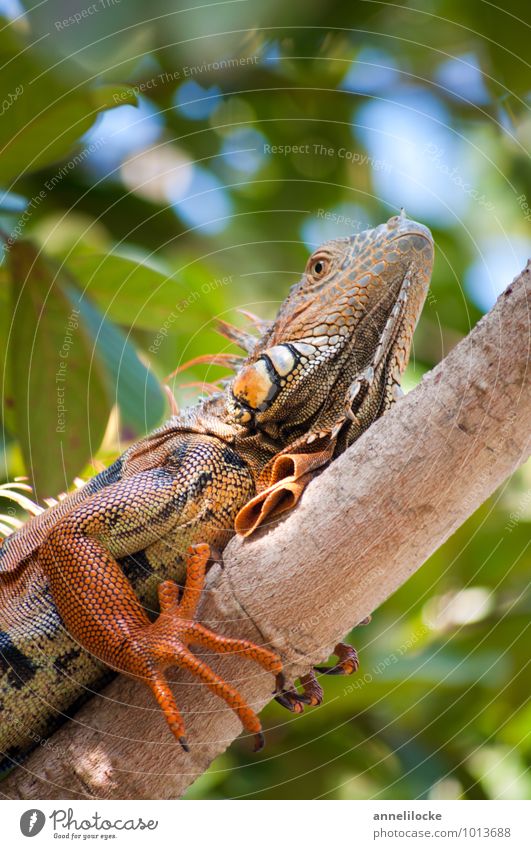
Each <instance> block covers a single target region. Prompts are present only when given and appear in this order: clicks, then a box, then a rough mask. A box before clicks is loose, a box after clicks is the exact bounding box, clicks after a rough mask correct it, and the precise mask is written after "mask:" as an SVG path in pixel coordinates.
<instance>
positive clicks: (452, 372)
mask: <svg viewBox="0 0 531 849" xmlns="http://www.w3.org/2000/svg"><path fill="white" fill-rule="evenodd" d="M530 295H531V266H529V265H528V268H527V269H526V271H524V272H523V273H522V274H521V275H520V276H519V277H518V278H517V280H516V281H515V282H514V283H513V284H512V285H511V286H510V287H509V288H508V289H507V290H506V292H505V293H504V294H503V295H502V296H501V297H500V298H499V300H498V303H497V304H496V306H495V308H494V309H493V310H492V311H491V312H490V313H489V314H488V316H486V317H485V318H483V319H482V320H481V321H480V322H479V324H478V326H477V327H476V328H475V329H474V330H473V332H472V333H471V334H470V335H469V336H468V337H467V338H466V339H465V340H463V341H462V342H461V343H460V344H459V345H458V346H457V347H456V348H455V349H454V350H453V351H452V352H451V353H450V354H449V356H448V357H446V359H445V360H444V361H443V362H442V363H440V365H439V366H437V368H435V369H434V370H433V371H432V372H431V373H430V374H429V375H428V376H427V377H426V378H425V379H424V380H423V381H422V383H421V385H420V386H419V387H417V388H416V389H415V390H414V391H413V392H411V393H410V394H409V395H408V396H407V398H405V399H404V400H403V401H402V402H401V403H400V404H398V405H397V406H396V407H395V409H394V410H393V411H391V412H390V413H389V414H388V415H386V416H384V418H383V419H380V420H379V421H378V422H376V423H375V424H374V425H373V426H372V427H371V428H370V429H369V431H367V433H366V434H364V436H363V437H362V438H361V439H360V440H358V442H357V443H356V444H355V445H354V446H353V447H352V448H351V449H349V450H348V451H347V452H345V454H343V455H342V456H341V457H340V458H339V459H338V460H336V461H335V462H334V463H333V464H332V465H331V466H330V467H329V468H328V469H326V470H325V471H324V472H323V474H322V475H320V476H319V477H318V478H317V479H316V480H314V481H312V483H311V484H310V486H309V487H308V489H307V491H306V493H305V494H304V497H303V499H302V502H301V503H300V505H299V507H298V508H297V509H296V510H295V511H293V513H292V514H290V515H288V517H287V518H286V519H284V520H283V521H281V522H279V523H278V524H277V525H276V526H275V527H274V528H271V529H267V530H265V531H263V532H262V533H260V534H258V535H256V537H254V536H253V537H252V538H251V539H250V540H248V541H245V542H243V541H242V540H240V539H235V540H233V542H231V544H230V545H229V546H228V548H227V549H226V551H225V565H224V568H223V569H221V568H218V567H216V568H215V569H214V570H213V571H212V572H211V574H210V576H209V588H210V592H209V593H208V594H207V595H206V597H205V600H204V604H203V608H202V616H203V618H204V619H205V620H207V621H208V622H209V624H211V625H212V626H213V627H216V628H217V629H218V630H220V632H221V633H224V634H230V633H232V634H234V635H239V636H245V637H247V638H249V639H251V640H255V641H258V642H264V641H266V642H268V643H270V644H271V645H273V646H275V647H276V648H277V649H279V650H280V651H281V652H282V653H283V655H284V657H285V659H286V662H287V664H288V670H289V672H290V674H292V675H296V674H297V673H301V672H304V671H307V669H308V667H309V666H310V665H311V664H312V663H315V662H318V661H322V660H323V659H324V658H326V657H327V656H328V655H329V653H330V651H331V649H332V647H333V646H334V644H335V643H336V642H337V641H338V640H339V639H340V638H342V637H343V636H344V634H345V633H346V632H347V631H349V630H350V628H351V627H352V626H354V625H355V624H356V623H357V622H359V621H360V620H362V619H363V618H364V617H365V616H367V615H368V614H369V613H372V612H373V611H374V610H375V609H376V608H377V607H378V605H380V604H381V603H382V602H383V601H384V600H385V599H386V598H387V597H388V596H389V595H391V593H393V592H394V591H395V590H396V589H397V587H399V586H400V585H401V584H403V583H404V582H405V581H406V580H407V578H408V577H409V575H411V574H412V573H413V572H414V571H415V570H416V569H418V568H419V567H420V566H421V565H422V563H423V562H424V561H425V560H426V559H427V557H428V556H429V555H430V554H431V553H432V552H433V551H435V549H436V548H438V546H440V545H441V544H442V543H443V542H444V541H445V540H446V539H447V538H448V536H449V535H450V534H451V533H452V532H453V531H454V530H455V529H456V528H457V527H459V525H461V524H462V523H463V522H464V520H465V519H466V518H467V517H468V516H469V515H470V514H471V513H472V512H473V511H474V510H475V509H476V508H477V507H478V506H479V505H480V504H481V503H482V502H483V501H484V500H485V499H486V498H487V497H488V496H489V495H490V494H491V493H492V492H493V491H494V489H495V488H496V487H497V486H499V485H500V484H501V483H502V482H503V481H504V480H505V479H506V478H507V476H508V475H510V474H511V472H513V471H514V470H515V469H516V468H517V467H518V466H519V465H520V464H521V463H522V462H523V461H524V460H525V459H526V456H527V452H528V438H529V437H528V430H529V421H530V419H531V393H530V392H529V371H530V369H529V366H530V357H529V353H530V327H531V324H530ZM209 661H212V665H213V666H214V667H215V668H217V669H218V670H219V671H220V672H221V674H223V675H224V676H225V677H226V678H228V679H229V680H232V681H233V682H234V683H236V684H237V686H238V687H239V689H240V690H241V691H242V693H243V694H244V695H245V697H246V698H248V699H249V700H250V702H251V703H252V704H253V705H254V706H255V707H256V708H257V709H260V708H261V707H262V706H263V705H264V704H266V702H267V701H268V700H269V699H270V698H271V689H272V683H273V682H272V678H271V676H269V675H265V674H262V673H261V672H260V671H258V670H257V669H256V668H255V667H254V666H251V665H249V664H248V663H247V662H246V661H243V660H241V659H238V658H232V659H231V658H225V659H223V661H221V660H219V659H218V658H216V659H214V658H209ZM175 677H176V679H177V680H178V681H179V684H178V688H179V690H178V701H179V704H180V706H181V707H182V710H183V713H184V716H185V720H186V724H187V729H188V733H187V737H188V739H189V741H190V742H191V744H192V746H193V748H192V752H191V753H190V754H189V755H186V754H184V753H183V752H182V751H180V749H179V747H178V746H177V744H176V743H175V742H174V741H173V739H172V738H171V737H170V735H169V733H168V730H167V728H166V726H165V723H164V721H163V718H162V716H161V714H160V713H159V711H158V709H157V708H156V707H155V706H154V704H153V701H152V698H151V696H150V694H149V692H148V690H147V688H146V687H145V686H144V685H142V684H140V683H138V682H134V681H131V680H127V679H125V678H119V679H117V680H116V681H115V682H113V683H112V684H111V685H110V686H109V687H108V688H107V689H106V690H105V692H104V693H103V694H102V695H100V696H97V697H95V698H94V699H92V701H91V702H90V703H89V704H88V705H87V706H86V707H85V708H83V709H82V710H81V711H79V712H78V713H77V714H76V717H75V721H73V722H71V723H69V724H68V725H67V726H66V727H64V728H63V729H61V730H60V731H59V732H58V733H57V734H55V735H54V737H53V738H52V740H51V743H50V747H49V748H43V749H40V750H38V751H36V752H35V753H34V754H33V755H32V756H31V757H30V758H29V760H28V761H27V762H26V763H25V765H24V766H23V767H20V768H19V769H18V770H17V772H16V773H15V774H14V775H13V776H11V777H10V778H9V779H8V780H7V781H6V782H5V783H4V785H3V786H2V789H3V790H4V792H5V793H6V794H7V795H8V796H11V797H14V798H26V799H29V798H41V799H45V798H84V797H87V796H95V797H100V798H107V797H111V798H175V797H178V796H180V795H181V794H182V793H183V792H184V791H185V789H186V787H187V786H188V785H189V784H190V783H191V782H192V781H193V779H194V778H195V777H196V776H198V775H200V774H201V773H202V772H203V771H204V770H205V769H206V767H207V766H208V765H209V763H210V762H211V761H212V759H213V758H214V757H216V755H218V754H220V752H222V751H223V750H224V749H225V748H226V746H227V745H229V743H230V742H231V741H232V740H233V739H234V737H235V736H236V735H237V734H238V733H239V731H240V725H239V723H238V721H237V719H236V718H235V717H234V715H233V714H232V713H231V712H230V711H228V710H226V709H225V706H224V705H223V703H221V702H220V701H219V700H218V699H216V698H215V697H214V696H212V695H211V694H210V693H209V692H208V691H207V690H206V689H205V687H203V686H201V685H198V684H194V683H191V680H190V679H189V678H188V677H186V676H185V675H181V674H179V675H176V676H175ZM279 710H280V708H279ZM257 757H260V755H258V756H257Z"/></svg>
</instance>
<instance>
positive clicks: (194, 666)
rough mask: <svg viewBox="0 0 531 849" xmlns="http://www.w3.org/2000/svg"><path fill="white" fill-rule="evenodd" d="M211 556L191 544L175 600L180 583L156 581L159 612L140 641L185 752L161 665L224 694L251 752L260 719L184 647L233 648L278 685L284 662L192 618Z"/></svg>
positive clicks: (258, 739) (259, 737) (258, 743)
mask: <svg viewBox="0 0 531 849" xmlns="http://www.w3.org/2000/svg"><path fill="white" fill-rule="evenodd" d="M209 558H210V547H209V546H208V545H206V544H200V545H195V546H191V547H190V548H189V549H188V552H187V557H186V567H187V568H186V583H185V587H184V592H183V595H182V599H181V601H180V602H179V587H178V586H177V584H175V583H174V582H173V581H164V582H163V583H162V584H160V586H159V601H160V616H159V617H158V619H157V620H156V621H155V622H153V623H150V625H149V626H148V627H147V628H145V629H144V638H143V643H144V646H145V648H146V649H147V651H148V654H149V656H150V658H151V661H152V663H153V664H154V666H155V667H156V673H155V674H154V676H149V677H148V684H149V686H150V687H151V689H152V690H153V693H154V695H155V698H156V699H157V701H158V703H159V705H160V706H161V708H162V710H163V713H164V716H165V717H166V720H167V722H168V725H169V726H170V729H171V731H172V733H173V734H174V735H175V737H177V739H178V740H179V742H180V743H181V745H182V746H183V748H184V749H185V751H188V746H187V743H186V739H185V738H184V725H183V722H182V718H181V716H180V713H179V711H178V709H177V705H176V704H175V700H174V698H173V694H172V692H171V690H170V688H169V686H168V684H167V682H166V680H165V678H164V675H163V670H164V669H165V668H166V667H168V666H179V667H181V668H183V669H188V670H189V671H190V672H191V673H192V674H193V675H195V676H196V677H197V678H199V679H200V680H201V681H202V682H203V683H205V684H206V685H207V687H208V688H209V689H210V690H212V692H213V693H215V694H216V695H217V696H219V697H220V698H222V699H223V700H224V701H225V702H226V703H227V704H228V706H229V707H230V708H231V709H232V710H233V711H234V712H235V713H236V715H237V716H238V717H239V719H240V722H241V723H242V725H243V727H244V728H245V730H246V731H248V732H249V733H251V734H254V735H255V747H254V749H255V751H258V750H259V749H261V748H262V747H263V745H264V737H263V734H262V729H261V725H260V720H259V719H258V717H257V716H256V714H255V713H254V711H253V710H252V708H251V707H250V706H249V705H248V704H247V702H246V701H245V700H244V698H243V697H242V696H241V695H240V693H239V692H238V691H237V690H236V689H235V688H234V687H232V686H231V685H230V684H227V683H226V682H225V681H223V679H222V678H220V677H219V676H218V675H216V673H215V672H214V671H213V670H212V669H211V668H210V666H208V664H206V663H204V661H202V660H199V658H197V657H196V656H195V655H194V654H193V653H192V652H191V651H190V650H189V648H188V646H189V644H190V643H197V644H199V645H201V646H204V647H205V648H208V649H209V650H210V651H212V652H215V653H217V654H229V653H230V654H232V653H237V654H240V655H241V656H242V657H246V658H248V659H249V660H254V661H255V662H256V663H258V664H260V666H262V667H263V668H264V669H266V670H267V671H268V672H272V673H274V674H275V675H276V686H277V689H281V688H282V686H283V683H284V679H283V675H282V661H281V660H280V658H279V656H278V655H276V654H274V653H273V652H271V651H269V650H268V649H264V648H262V647H261V646H257V645H255V644H254V643H251V642H249V641H248V640H235V639H231V638H228V637H221V636H219V635H218V634H215V633H214V632H213V631H210V630H209V629H208V628H205V627H204V626H203V625H200V624H199V623H198V622H195V621H194V616H195V612H196V608H197V604H198V602H199V599H200V596H201V592H202V590H203V584H204V579H205V570H206V564H207V562H208V560H209Z"/></svg>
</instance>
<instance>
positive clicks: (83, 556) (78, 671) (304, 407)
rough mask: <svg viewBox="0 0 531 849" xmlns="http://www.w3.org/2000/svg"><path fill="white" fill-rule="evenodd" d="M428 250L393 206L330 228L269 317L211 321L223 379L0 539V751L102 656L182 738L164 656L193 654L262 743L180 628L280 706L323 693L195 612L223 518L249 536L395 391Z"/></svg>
mask: <svg viewBox="0 0 531 849" xmlns="http://www.w3.org/2000/svg"><path fill="white" fill-rule="evenodd" d="M432 264H433V240H432V237H431V234H430V231H429V230H428V229H427V228H426V227H425V226H423V225H422V224H418V223H416V222H414V221H411V220H408V219H407V218H406V216H405V214H404V213H403V212H402V213H401V214H400V215H397V216H394V217H392V218H390V219H389V221H387V222H386V223H384V224H381V225H379V226H378V227H375V228H374V229H371V230H366V231H364V232H362V233H359V234H357V235H354V236H352V237H350V238H342V239H335V240H332V241H329V242H326V243H325V244H324V245H323V246H322V247H320V248H319V249H318V250H317V251H315V252H314V253H313V254H312V255H311V256H310V258H309V260H308V262H307V265H306V269H305V271H304V274H303V276H302V278H301V280H300V282H299V283H297V284H296V285H295V286H293V287H292V289H291V290H290V292H289V295H288V297H287V298H286V300H285V301H284V303H283V304H282V306H281V308H280V310H279V313H278V315H277V318H276V320H275V321H274V322H273V323H271V324H267V325H266V324H265V323H259V330H260V332H261V335H260V336H259V337H256V336H254V335H252V334H247V333H245V332H244V331H241V330H239V329H237V328H235V327H232V326H231V325H227V324H224V326H223V328H222V330H223V332H224V333H225V335H227V336H228V337H229V338H230V339H232V340H233V341H234V342H237V343H238V344H239V345H240V346H241V347H242V348H243V349H244V350H246V352H247V357H246V358H245V359H244V358H243V357H241V358H240V360H239V361H237V362H234V363H233V365H234V366H235V374H234V377H233V378H232V379H231V380H230V381H227V384H226V386H225V388H224V390H223V391H220V392H216V394H214V395H213V396H212V397H209V398H207V399H206V400H202V401H201V402H199V403H198V404H197V406H195V407H193V408H190V409H188V410H186V411H185V412H183V413H182V414H180V415H174V416H173V417H172V418H170V419H169V420H168V421H167V422H166V423H165V424H164V425H162V427H160V428H159V429H158V430H155V431H154V432H153V433H151V434H150V435H149V436H147V437H145V438H143V439H141V440H140V441H138V442H137V443H135V444H133V445H131V447H129V448H128V449H127V450H126V451H125V453H124V454H123V455H122V456H121V457H120V458H119V459H118V460H116V461H115V462H114V463H113V464H112V465H111V466H110V467H109V468H107V469H106V470H104V471H102V472H101V473H100V474H98V475H96V476H95V477H94V478H93V479H91V480H89V481H88V482H87V483H86V484H85V485H84V486H82V487H81V488H80V489H78V490H77V491H74V492H73V493H71V494H70V495H68V496H67V497H66V498H65V499H64V500H62V501H60V502H58V503H57V504H55V505H54V506H52V507H50V508H49V509H48V510H46V511H44V512H43V513H41V514H40V515H38V516H36V517H34V518H32V519H30V520H29V521H28V522H27V523H26V524H25V525H24V526H23V527H22V528H21V529H20V530H17V531H15V532H14V533H13V534H12V535H10V536H8V537H7V538H6V539H5V540H4V542H3V545H2V546H1V548H0V629H1V633H0V660H1V668H2V670H3V672H2V678H1V684H0V711H1V712H0V716H1V728H0V749H1V750H2V751H3V753H4V756H5V767H7V766H10V765H12V764H14V763H18V762H20V760H21V759H22V758H23V757H24V756H25V754H27V752H28V751H29V750H30V749H31V748H32V747H33V746H34V745H35V744H36V742H38V741H39V740H41V739H42V738H44V737H46V736H47V735H49V734H50V732H51V731H52V730H53V728H54V727H55V726H56V725H57V724H58V722H59V721H61V720H62V719H64V717H65V716H71V715H72V714H73V712H74V711H75V709H76V707H78V706H79V704H80V702H81V701H82V700H83V699H84V698H86V697H87V694H92V693H93V691H94V690H97V689H99V688H101V686H102V684H103V683H104V682H105V681H106V680H107V679H108V677H109V672H110V669H112V670H115V671H119V672H125V673H128V674H130V675H133V676H138V677H141V678H143V679H144V680H145V682H146V683H147V684H148V686H149V687H150V688H151V690H152V692H153V694H154V696H155V698H156V700H157V702H158V703H159V705H160V707H161V708H162V710H163V712H164V716H165V718H166V720H167V722H168V724H169V726H170V729H171V731H172V732H173V734H174V735H175V737H176V738H177V739H178V740H179V742H180V743H181V745H182V747H183V748H184V749H185V750H188V744H187V741H186V738H185V729H184V723H183V719H182V717H181V715H180V713H179V710H178V707H177V703H176V700H175V697H174V694H173V692H172V690H171V689H170V687H169V685H168V683H167V681H166V678H165V676H164V669H165V668H166V667H168V666H181V667H185V668H187V669H189V670H190V671H191V672H192V673H194V674H195V675H196V676H197V677H198V678H199V679H200V680H201V681H202V682H204V683H205V684H206V685H207V686H208V687H210V689H211V690H212V691H213V692H214V693H216V694H217V695H219V696H220V697H221V698H223V699H224V700H225V701H226V702H227V704H228V705H230V707H231V708H232V709H233V710H234V711H235V712H236V714H237V715H238V716H239V718H240V720H241V722H242V724H243V726H244V728H245V729H246V730H247V731H249V732H250V733H252V734H254V735H255V737H256V748H259V747H260V746H261V745H262V742H263V736H262V732H261V726H260V721H259V719H258V717H257V716H256V715H255V713H254V712H253V711H252V710H251V708H250V707H249V705H247V704H246V703H245V701H244V699H243V698H242V696H241V695H240V694H239V693H238V692H237V691H236V690H235V689H234V688H233V687H231V686H229V685H228V684H226V683H225V682H224V681H223V680H222V679H221V678H219V677H218V676H217V675H216V674H215V673H214V672H213V670H212V669H211V668H210V667H209V666H208V665H207V664H206V663H205V662H204V661H202V660H200V659H199V658H197V657H196V656H195V655H194V654H193V653H192V651H190V648H189V645H190V644H193V645H195V644H199V645H201V646H206V647H208V648H209V649H210V650H211V651H214V652H239V653H240V654H241V655H242V657H245V658H249V659H251V660H254V661H255V662H257V663H259V664H260V665H262V666H263V667H264V668H265V669H267V670H269V671H270V672H271V673H273V674H274V675H275V676H276V690H275V694H276V697H277V699H278V700H279V701H280V702H281V703H282V704H284V705H285V706H287V707H289V708H291V709H292V710H299V709H300V706H301V705H302V703H310V704H317V703H319V702H320V700H321V696H322V691H321V688H320V686H319V684H318V682H317V680H316V678H315V674H314V672H313V671H311V672H309V673H308V675H307V676H305V678H304V679H301V680H302V684H303V691H302V693H299V692H298V691H296V690H295V689H294V688H293V687H288V688H286V686H285V682H284V677H283V673H282V661H281V658H280V657H279V656H278V655H277V654H275V653H274V652H272V651H270V650H269V649H266V648H264V647H261V646H257V645H254V644H252V643H250V642H247V641H244V640H234V639H227V638H224V637H221V636H218V635H216V634H214V633H213V632H211V631H209V630H207V629H206V628H205V627H204V626H203V625H201V624H199V623H198V622H196V621H195V618H194V617H195V611H196V606H197V603H198V600H199V597H200V595H201V591H202V588H203V582H204V577H205V569H206V566H207V561H208V560H209V558H210V557H211V552H212V551H218V552H221V551H222V550H223V547H224V546H225V545H226V543H227V541H228V540H229V539H230V537H231V536H232V535H233V533H234V530H236V532H238V533H240V534H243V535H247V534H250V533H252V532H253V531H254V530H255V529H256V528H257V527H258V526H260V525H263V524H264V523H265V522H269V521H272V520H273V519H275V518H276V517H277V516H278V515H279V514H281V513H282V512H283V511H285V510H288V509H290V508H292V507H293V506H294V505H295V503H296V502H297V500H298V498H299V497H300V495H301V493H302V491H303V489H304V486H305V485H306V483H307V482H308V480H309V479H310V478H311V476H312V475H313V474H315V472H316V471H317V470H318V469H320V468H322V467H323V466H324V465H325V464H326V463H328V462H330V461H331V460H333V458H334V457H335V456H337V455H338V454H339V453H340V452H342V451H344V450H345V448H347V447H348V446H349V445H350V444H351V443H353V442H354V441H355V440H356V439H357V438H358V437H359V436H360V435H361V434H362V433H363V432H364V431H365V430H366V429H367V428H368V427H369V426H370V424H371V423H372V422H373V421H374V420H375V419H377V418H378V417H379V416H381V415H382V414H383V413H384V412H385V411H386V410H387V409H388V408H389V407H390V406H391V404H392V403H393V401H394V400H395V399H396V398H397V396H398V395H399V393H400V378H401V375H402V373H403V371H404V369H405V367H406V364H407V362H408V358H409V353H410V349H411V343H412V337H413V331H414V328H415V325H416V323H417V320H418V318H419V315H420V312H421V309H422V305H423V303H424V299H425V297H426V293H427V288H428V285H429V280H430V275H431V270H432ZM216 361H218V362H219V358H218V359H217V360H216ZM176 582H177V583H176ZM179 583H180V584H183V588H182V589H180V587H179ZM157 595H158V602H159V606H160V613H159V615H158V616H157V615H156V613H155V612H154V611H155V610H156V608H157ZM335 652H336V655H337V656H338V658H339V662H338V664H336V666H335V667H332V669H331V670H328V671H333V672H342V673H348V672H352V671H354V670H355V669H356V667H357V656H356V653H355V650H354V649H352V648H351V647H350V646H345V645H343V644H340V645H339V646H336V649H335Z"/></svg>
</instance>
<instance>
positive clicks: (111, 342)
mask: <svg viewBox="0 0 531 849" xmlns="http://www.w3.org/2000/svg"><path fill="white" fill-rule="evenodd" d="M68 292H69V296H70V299H71V302H72V305H73V306H74V307H76V308H77V309H79V310H80V312H81V316H82V318H83V321H84V324H85V327H86V328H87V330H88V331H89V333H90V336H91V339H92V342H93V345H94V349H95V350H97V352H98V356H99V357H101V360H102V362H103V363H104V365H105V372H104V380H105V384H106V388H107V394H108V396H109V398H110V399H111V401H112V403H117V404H118V406H119V408H120V413H121V417H122V424H123V425H124V426H126V428H127V430H128V433H127V436H128V438H133V437H135V436H140V435H143V434H144V433H147V432H148V431H150V430H153V428H155V427H156V426H157V425H158V424H160V422H161V420H162V418H163V416H164V412H165V409H166V402H165V397H164V394H163V392H162V389H161V387H160V384H159V382H158V381H157V379H156V378H155V376H154V375H153V372H152V371H150V369H148V368H147V367H146V366H145V365H144V364H143V363H142V362H141V360H140V359H139V357H138V354H137V353H136V351H135V349H134V348H133V346H132V345H131V343H130V342H129V341H128V338H127V336H126V335H125V334H124V333H123V332H122V331H121V330H119V329H118V328H117V327H115V326H114V325H113V324H112V323H111V322H110V321H107V319H106V318H104V316H103V315H102V314H101V312H100V311H99V310H98V309H97V308H96V307H94V306H93V305H92V304H91V303H90V301H89V300H88V299H87V298H86V297H83V296H81V295H80V294H79V293H78V292H76V291H75V290H74V289H73V288H72V287H70V288H69V290H68Z"/></svg>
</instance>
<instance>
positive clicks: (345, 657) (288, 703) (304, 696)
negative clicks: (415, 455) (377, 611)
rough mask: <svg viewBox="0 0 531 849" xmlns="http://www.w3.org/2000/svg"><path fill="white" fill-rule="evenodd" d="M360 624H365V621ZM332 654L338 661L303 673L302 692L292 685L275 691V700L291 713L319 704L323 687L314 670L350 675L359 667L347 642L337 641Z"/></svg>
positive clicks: (354, 654)
mask: <svg viewBox="0 0 531 849" xmlns="http://www.w3.org/2000/svg"><path fill="white" fill-rule="evenodd" d="M360 624H365V621H364V622H363V623H360ZM334 654H335V655H336V657H337V658H338V663H336V664H335V665H334V666H314V668H313V669H312V670H311V671H310V672H308V673H307V675H303V677H302V678H301V679H300V682H301V687H302V693H299V692H298V690H296V689H295V688H294V687H292V688H291V689H289V690H282V691H281V692H279V693H276V695H275V699H276V701H277V702H278V703H279V704H280V705H282V707H285V708H287V709H288V710H290V711H291V712H292V713H302V712H303V710H304V705H311V706H315V705H320V704H321V703H322V701H323V688H322V687H321V685H320V684H319V682H318V680H317V677H316V675H315V673H316V672H320V673H321V674H322V675H352V674H353V673H354V672H357V671H358V669H359V665H360V664H359V659H358V652H357V651H356V649H355V648H353V647H352V646H349V645H348V644H347V643H338V644H337V646H336V647H335V648H334Z"/></svg>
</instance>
